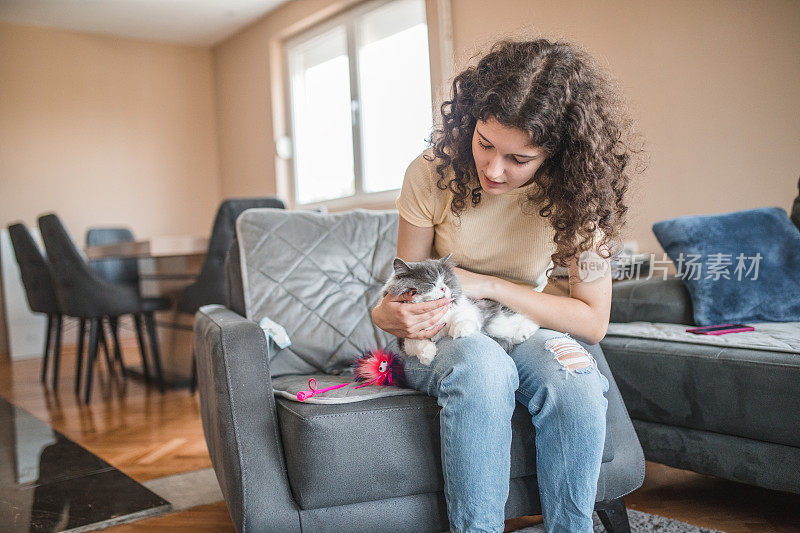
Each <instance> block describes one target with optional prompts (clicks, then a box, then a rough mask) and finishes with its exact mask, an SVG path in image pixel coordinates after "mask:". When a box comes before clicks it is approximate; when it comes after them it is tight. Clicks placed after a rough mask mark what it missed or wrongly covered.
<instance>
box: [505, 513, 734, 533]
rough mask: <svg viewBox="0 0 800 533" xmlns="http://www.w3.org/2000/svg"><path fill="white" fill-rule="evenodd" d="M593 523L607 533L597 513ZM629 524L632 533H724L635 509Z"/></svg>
mask: <svg viewBox="0 0 800 533" xmlns="http://www.w3.org/2000/svg"><path fill="white" fill-rule="evenodd" d="M592 521H593V522H594V524H593V525H594V533H604V532H605V531H606V528H605V527H603V524H602V523H601V522H600V518H599V517H598V516H597V513H594V515H593V516H592ZM628 522H629V523H630V525H631V533H650V532H651V531H652V532H658V533H723V532H722V531H719V530H717V529H706V528H704V527H697V526H693V525H691V524H687V523H686V522H679V521H677V520H672V519H671V518H664V517H663V516H658V515H654V514H650V513H645V512H643V511H635V510H633V509H628ZM544 531H545V529H544V525H543V524H538V525H536V526H531V527H526V528H525V529H518V530H517V533H544Z"/></svg>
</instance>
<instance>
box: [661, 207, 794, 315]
mask: <svg viewBox="0 0 800 533" xmlns="http://www.w3.org/2000/svg"><path fill="white" fill-rule="evenodd" d="M653 233H655V235H656V238H657V239H658V242H659V243H661V246H662V247H663V248H664V251H665V252H667V254H668V255H669V257H670V259H672V262H673V263H675V266H676V268H677V269H678V275H679V276H681V277H682V279H683V282H684V283H685V284H686V288H687V289H688V290H689V294H690V295H691V297H692V307H693V309H694V321H695V324H697V325H701V326H708V325H714V324H727V323H733V322H795V321H800V231H798V229H797V228H796V227H795V225H794V224H792V222H791V220H789V217H788V215H787V214H786V211H784V210H783V209H781V208H779V207H765V208H760V209H750V210H747V211H737V212H735V213H726V214H722V215H704V216H685V217H679V218H673V219H670V220H663V221H661V222H656V223H655V224H653ZM726 278H727V279H726Z"/></svg>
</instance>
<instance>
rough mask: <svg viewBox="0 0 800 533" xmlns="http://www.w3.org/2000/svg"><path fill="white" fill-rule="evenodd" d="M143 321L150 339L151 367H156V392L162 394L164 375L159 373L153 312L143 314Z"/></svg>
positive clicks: (159, 364) (159, 363) (156, 335)
mask: <svg viewBox="0 0 800 533" xmlns="http://www.w3.org/2000/svg"><path fill="white" fill-rule="evenodd" d="M144 321H145V323H146V324H147V336H148V337H150V353H151V354H153V365H155V367H156V378H157V379H158V390H159V391H161V394H164V375H163V374H162V373H161V355H160V353H159V350H158V334H157V333H156V320H155V318H154V317H153V312H152V311H148V312H146V313H144Z"/></svg>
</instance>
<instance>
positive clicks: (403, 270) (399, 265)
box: [392, 257, 411, 276]
mask: <svg viewBox="0 0 800 533" xmlns="http://www.w3.org/2000/svg"><path fill="white" fill-rule="evenodd" d="M392 266H393V267H394V273H395V274H397V275H398V276H399V275H402V274H408V273H409V272H411V267H410V266H408V264H406V262H405V261H403V260H402V259H400V258H399V257H395V258H394V262H392Z"/></svg>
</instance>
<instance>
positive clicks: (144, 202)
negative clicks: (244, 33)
mask: <svg viewBox="0 0 800 533" xmlns="http://www.w3.org/2000/svg"><path fill="white" fill-rule="evenodd" d="M0 80H2V82H1V83H0V125H1V126H0V180H1V181H0V213H2V220H0V222H2V223H3V225H6V224H8V223H9V222H11V221H14V220H22V221H24V222H25V223H27V224H36V218H37V216H38V215H40V214H41V213H43V212H46V211H51V210H52V211H55V212H57V213H58V214H59V215H60V216H61V217H62V218H63V219H64V221H65V223H66V225H67V227H68V229H69V230H70V231H71V232H72V233H73V235H74V237H75V238H76V239H77V240H81V241H82V240H83V237H84V232H85V230H86V228H87V227H89V226H92V225H112V224H113V225H126V226H130V227H131V228H133V230H134V232H135V233H136V234H137V235H140V236H143V237H144V236H151V235H167V234H181V233H189V234H205V233H208V232H209V230H210V227H211V222H212V218H213V215H214V209H215V208H216V204H217V203H218V201H219V197H220V184H219V170H218V163H217V142H216V126H215V116H214V95H213V90H214V87H213V72H212V61H211V52H210V50H208V49H205V48H194V47H187V46H175V45H167V44H155V43H148V42H143V41H135V40H129V39H117V38H111V37H103V36H95V35H89V34H82V33H76V32H69V31H59V30H51V29H40V28H31V27H24V26H15V25H8V24H2V23H0Z"/></svg>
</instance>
